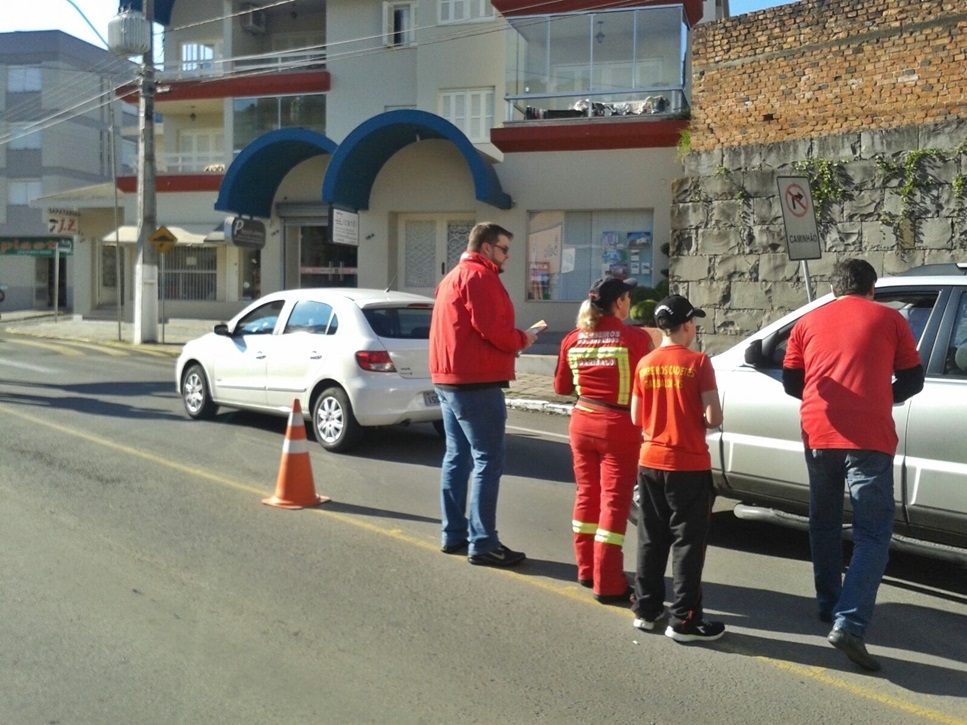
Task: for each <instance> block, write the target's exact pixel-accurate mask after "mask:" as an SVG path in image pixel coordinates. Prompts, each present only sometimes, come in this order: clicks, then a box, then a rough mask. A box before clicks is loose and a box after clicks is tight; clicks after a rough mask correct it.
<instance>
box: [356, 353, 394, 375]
mask: <svg viewBox="0 0 967 725" xmlns="http://www.w3.org/2000/svg"><path fill="white" fill-rule="evenodd" d="M356 364H357V365H359V367H361V368H362V369H363V370H369V371H370V372H373V373H395V372H396V366H395V365H393V360H392V359H391V358H390V356H389V353H388V352H386V350H360V351H359V352H357V353H356Z"/></svg>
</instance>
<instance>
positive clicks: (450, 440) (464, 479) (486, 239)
mask: <svg viewBox="0 0 967 725" xmlns="http://www.w3.org/2000/svg"><path fill="white" fill-rule="evenodd" d="M512 238H513V235H512V234H511V233H510V232H508V231H507V230H506V229H504V228H503V227H500V226H498V225H497V224H493V223H490V222H481V223H480V224H477V225H476V226H474V228H473V229H471V230H470V239H469V241H468V242H467V251H465V252H464V253H463V254H462V255H461V257H460V262H459V263H458V264H457V266H456V267H454V268H453V269H452V270H451V271H450V272H449V274H447V276H446V277H444V278H443V280H442V281H441V282H440V284H439V285H438V286H437V290H436V305H434V308H433V318H432V321H431V323H430V377H431V378H432V380H433V385H434V387H435V388H436V392H437V395H438V396H439V398H440V408H441V410H442V412H443V428H444V430H445V432H446V441H447V451H446V453H445V454H444V456H443V467H442V471H441V476H440V479H441V482H440V487H441V504H442V509H443V522H442V523H443V542H442V546H441V551H443V553H444V554H460V553H463V552H464V551H466V552H467V554H468V559H469V561H470V563H471V564H476V565H478V566H499V567H507V566H516V565H517V564H520V562H522V561H523V560H524V558H525V556H524V554H523V553H522V552H519V551H511V550H510V549H508V548H507V547H506V546H504V545H503V544H501V543H500V540H499V539H498V538H497V492H498V490H499V488H500V476H501V474H502V473H503V470H504V430H505V428H506V423H507V405H506V402H505V400H504V391H503V388H506V387H507V386H508V385H509V382H510V381H511V380H513V379H514V377H515V376H514V361H515V360H516V357H517V353H519V352H520V351H521V350H526V349H527V348H528V347H530V346H531V345H532V344H533V343H534V340H536V339H537V336H536V335H535V334H534V333H532V332H527V331H524V330H518V329H516V328H515V327H514V306H513V303H511V301H510V296H509V295H508V294H507V290H506V289H504V285H503V284H502V283H501V281H500V277H499V276H498V275H500V274H501V273H503V271H504V265H505V264H506V263H507V260H508V259H509V257H510V240H511V239H512ZM468 488H469V494H470V516H469V519H468V517H467V493H468Z"/></svg>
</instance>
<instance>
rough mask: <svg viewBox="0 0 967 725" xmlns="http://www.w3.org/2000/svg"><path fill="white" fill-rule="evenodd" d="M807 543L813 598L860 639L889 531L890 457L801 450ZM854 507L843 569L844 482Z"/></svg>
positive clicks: (822, 610)
mask: <svg viewBox="0 0 967 725" xmlns="http://www.w3.org/2000/svg"><path fill="white" fill-rule="evenodd" d="M806 468H807V470H808V472H809V545H810V548H811V550H812V560H813V576H814V578H815V582H816V601H817V604H818V606H819V612H820V613H821V614H825V613H829V614H831V615H832V617H833V622H834V626H836V627H840V628H842V629H845V630H846V631H848V632H851V633H853V634H855V635H858V636H860V637H862V636H864V635H865V634H866V629H867V627H869V625H870V620H871V619H872V618H873V604H874V603H875V602H876V592H877V589H879V586H880V580H881V579H882V578H883V572H884V571H886V563H887V561H888V560H889V557H890V538H891V537H892V535H893V514H894V511H895V508H896V505H895V503H894V501H893V456H890V455H887V454H886V453H881V452H879V451H852V450H839V449H827V450H808V449H807V450H806ZM844 481H845V482H846V486H847V487H848V489H849V497H850V501H851V502H852V506H853V558H852V560H851V561H850V563H849V568H848V569H847V571H846V576H845V577H844V576H843V574H842V571H843V534H842V526H843V482H844Z"/></svg>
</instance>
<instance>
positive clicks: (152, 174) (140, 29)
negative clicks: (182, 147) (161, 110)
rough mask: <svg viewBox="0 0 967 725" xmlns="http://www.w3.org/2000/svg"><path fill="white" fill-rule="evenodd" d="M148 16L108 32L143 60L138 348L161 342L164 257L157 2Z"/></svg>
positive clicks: (130, 18)
mask: <svg viewBox="0 0 967 725" xmlns="http://www.w3.org/2000/svg"><path fill="white" fill-rule="evenodd" d="M143 8H144V13H143V14H142V13H138V12H135V11H131V10H125V11H123V12H121V13H119V14H118V16H117V17H115V18H114V19H113V20H112V21H111V23H110V25H109V26H108V40H109V46H110V48H111V51H112V52H113V53H114V54H116V55H121V56H131V55H137V54H139V53H140V54H141V68H140V73H139V76H138V116H139V123H138V242H137V247H136V252H135V260H134V320H133V321H134V327H133V333H132V340H131V341H132V342H133V343H134V344H135V345H140V344H141V343H144V342H157V341H158V254H157V252H156V250H155V249H154V246H153V245H152V243H151V235H152V234H153V233H154V231H155V230H156V229H157V226H158V210H157V189H156V167H155V151H154V145H155V144H154V140H155V139H154V96H155V80H154V37H153V36H154V33H153V32H152V27H153V20H154V0H144V2H143Z"/></svg>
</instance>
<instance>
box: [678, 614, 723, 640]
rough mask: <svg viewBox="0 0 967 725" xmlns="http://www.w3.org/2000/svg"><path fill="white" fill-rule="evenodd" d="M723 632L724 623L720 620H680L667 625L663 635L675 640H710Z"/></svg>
mask: <svg viewBox="0 0 967 725" xmlns="http://www.w3.org/2000/svg"><path fill="white" fill-rule="evenodd" d="M723 634H725V625H724V624H722V623H721V622H709V621H707V620H705V619H703V620H702V621H701V622H694V621H688V622H682V623H681V624H679V625H677V626H672V625H670V624H669V625H668V627H667V628H666V629H665V636H666V637H671V638H672V639H673V640H675V641H676V642H712V641H714V640H716V639H718V638H719V637H721V636H722V635H723Z"/></svg>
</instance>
